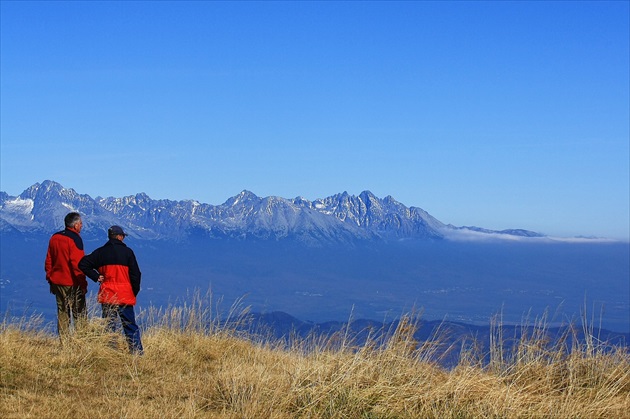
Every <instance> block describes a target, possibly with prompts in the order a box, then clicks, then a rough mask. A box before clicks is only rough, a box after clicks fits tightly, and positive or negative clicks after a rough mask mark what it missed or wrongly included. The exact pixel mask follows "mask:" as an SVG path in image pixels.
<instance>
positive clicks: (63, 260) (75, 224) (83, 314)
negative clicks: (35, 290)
mask: <svg viewBox="0 0 630 419" xmlns="http://www.w3.org/2000/svg"><path fill="white" fill-rule="evenodd" d="M64 224H65V226H66V228H65V229H64V230H62V231H58V232H57V233H55V234H53V235H52V237H51V238H50V241H49V242H48V251H47V252H46V262H45V265H44V269H45V270H46V281H48V284H49V285H50V293H51V294H54V295H55V299H56V300H57V330H58V331H59V336H60V337H62V338H63V337H65V336H67V335H68V333H69V331H70V324H71V322H72V320H74V324H75V327H77V326H79V325H80V323H82V322H84V321H86V320H87V311H86V306H85V294H86V293H87V281H86V280H85V275H84V274H83V272H82V271H81V270H80V269H79V266H78V265H79V261H80V260H81V258H82V257H83V256H84V254H85V252H84V250H83V239H81V236H80V235H79V233H80V232H81V228H82V227H83V221H82V220H81V215H80V214H79V213H78V212H71V213H69V214H68V215H66V217H65V218H64Z"/></svg>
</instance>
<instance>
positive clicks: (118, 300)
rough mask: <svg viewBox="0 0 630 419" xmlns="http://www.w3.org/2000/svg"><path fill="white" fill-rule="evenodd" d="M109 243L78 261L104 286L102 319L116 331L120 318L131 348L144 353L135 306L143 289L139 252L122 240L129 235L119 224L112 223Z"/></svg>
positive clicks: (100, 290) (81, 267)
mask: <svg viewBox="0 0 630 419" xmlns="http://www.w3.org/2000/svg"><path fill="white" fill-rule="evenodd" d="M107 236H108V238H109V240H108V242H107V243H105V244H104V245H103V246H101V247H99V248H98V249H96V250H95V251H93V252H92V253H90V254H89V255H87V256H84V257H83V259H81V261H79V269H81V271H82V272H83V273H84V274H85V275H87V276H88V277H90V279H92V280H93V281H95V282H98V283H99V284H100V285H101V287H100V288H99V290H98V302H99V303H101V304H102V308H103V318H104V319H107V325H108V327H109V328H110V330H112V331H113V330H115V328H116V325H115V321H116V318H117V317H120V322H121V323H122V327H123V331H124V332H125V338H126V339H127V344H128V345H129V350H130V351H131V353H133V354H142V352H143V349H142V342H141V341H140V329H139V328H138V325H137V324H136V316H135V313H134V311H133V306H134V305H135V304H136V296H137V295H138V292H139V291H140V276H141V273H140V268H139V267H138V261H137V260H136V255H135V254H134V253H133V250H131V249H130V248H129V247H127V245H126V244H125V243H123V240H124V239H125V237H126V236H127V234H126V233H125V232H124V231H123V229H122V228H121V227H120V226H111V227H110V228H109V230H108V231H107Z"/></svg>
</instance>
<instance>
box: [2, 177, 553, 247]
mask: <svg viewBox="0 0 630 419" xmlns="http://www.w3.org/2000/svg"><path fill="white" fill-rule="evenodd" d="M69 211H78V212H80V213H81V214H83V215H84V218H85V220H84V230H83V234H84V235H86V236H88V237H90V236H94V237H99V236H100V237H102V234H103V232H104V231H105V230H106V229H107V228H108V227H109V226H110V225H112V224H119V225H121V226H123V228H125V230H127V231H128V232H129V234H130V235H131V236H133V237H135V238H137V239H145V240H159V239H169V240H173V239H174V240H186V239H189V238H191V237H204V238H211V239H226V238H229V239H260V240H284V239H295V240H298V241H300V242H304V243H308V244H322V243H330V242H333V243H350V242H353V241H356V240H360V241H364V240H400V239H443V238H445V237H446V236H448V233H449V232H452V231H456V230H462V229H465V230H467V231H471V232H475V233H482V234H503V235H506V234H507V235H513V236H521V237H532V236H534V237H538V236H542V235H540V234H538V233H535V232H531V231H527V230H519V229H513V230H506V231H493V230H487V229H481V228H477V227H454V226H452V225H445V224H444V223H442V222H441V221H439V220H437V219H436V218H434V217H433V216H431V215H430V214H429V213H427V212H426V211H424V210H423V209H421V208H417V207H407V206H405V205H403V204H401V203H400V202H398V201H396V200H395V199H394V198H393V197H391V196H387V197H385V198H383V199H381V198H378V197H376V196H375V195H374V194H372V193H371V192H369V191H364V192H362V193H361V194H360V195H359V196H354V195H349V194H348V193H347V192H344V193H340V194H336V195H333V196H330V197H327V198H323V199H317V200H314V201H309V200H307V199H305V198H302V197H297V198H294V199H286V198H281V197H276V196H269V197H264V198H262V197H258V196H256V195H255V194H254V193H252V192H249V191H246V190H245V191H242V192H241V193H239V194H238V195H236V196H234V197H232V198H229V199H228V200H227V201H226V202H225V203H223V204H220V205H211V204H205V203H200V202H198V201H195V200H183V201H171V200H166V199H159V200H155V199H152V198H150V197H149V196H148V195H146V194H145V193H138V194H136V195H130V196H125V197H122V198H115V197H108V198H102V197H96V198H92V197H90V196H89V195H85V194H78V193H77V192H76V191H75V190H74V189H71V188H65V187H64V186H62V185H60V184H59V183H57V182H54V181H50V180H46V181H44V182H42V183H41V184H40V183H36V184H34V185H32V186H31V187H29V188H28V189H26V190H25V191H24V192H23V193H21V194H20V195H19V196H17V197H12V196H9V195H8V194H6V193H5V192H0V223H1V224H0V228H1V230H2V231H3V232H5V233H6V232H18V233H46V234H49V233H51V232H54V231H56V230H59V229H60V228H62V227H63V217H64V216H65V214H67V213H68V212H69Z"/></svg>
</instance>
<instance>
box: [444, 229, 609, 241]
mask: <svg viewBox="0 0 630 419" xmlns="http://www.w3.org/2000/svg"><path fill="white" fill-rule="evenodd" d="M442 234H444V238H446V239H447V240H453V241H468V242H523V243H592V244H595V243H618V242H619V240H614V239H607V238H599V237H592V238H591V237H553V236H542V237H527V236H518V235H514V234H506V233H500V232H490V233H487V232H482V231H475V230H470V229H467V228H460V229H457V228H453V229H450V228H447V229H443V230H442Z"/></svg>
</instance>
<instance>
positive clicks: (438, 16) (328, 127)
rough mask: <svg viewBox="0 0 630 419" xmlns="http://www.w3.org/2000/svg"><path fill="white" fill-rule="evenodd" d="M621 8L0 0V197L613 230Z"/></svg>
mask: <svg viewBox="0 0 630 419" xmlns="http://www.w3.org/2000/svg"><path fill="white" fill-rule="evenodd" d="M629 21H630V12H629V2H627V1H625V2H624V1H613V2H606V1H596V2H571V1H560V2H549V1H535V2H526V1H516V2H495V1H489V2H472V1H471V2H428V1H419V2H328V1H327V2H269V3H266V2H200V1H194V2H167V1H159V2H150V1H140V2H122V1H121V2H94V1H90V2H79V1H72V2H61V1H44V2H25V1H20V2H7V1H2V2H1V86H0V87H1V150H0V151H1V172H0V175H1V178H0V181H1V188H0V189H1V190H2V191H5V192H7V193H9V194H10V195H17V194H19V193H21V192H22V191H23V190H24V189H26V188H27V187H29V186H30V185H32V184H34V183H36V182H42V181H43V180H46V179H50V180H55V181H57V182H60V183H61V184H62V185H64V186H66V187H70V188H73V189H75V190H76V191H77V192H79V193H83V194H89V195H91V196H92V197H96V196H117V197H120V196H126V195H131V194H135V193H139V192H145V193H147V194H148V195H149V196H151V197H152V198H155V199H162V198H163V199H173V200H181V199H195V200H198V201H201V202H205V203H209V204H215V205H218V204H221V203H223V202H225V201H226V200H227V199H228V198H229V197H231V196H234V195H236V194H237V193H239V192H240V191H242V190H244V189H247V190H250V191H252V192H254V193H255V194H257V195H259V196H270V195H275V196H281V197H285V198H294V197H296V196H303V197H305V198H307V199H310V200H313V199H316V198H323V197H327V196H330V195H333V194H336V193H340V192H343V191H347V192H348V193H350V194H354V195H358V194H359V193H360V192H362V191H363V190H370V191H372V192H373V193H374V194H375V195H377V196H379V197H385V196H387V195H391V196H393V197H394V198H395V199H397V200H398V201H400V202H401V203H403V204H405V205H407V206H416V207H421V208H423V209H425V210H427V211H428V212H429V213H430V214H432V215H433V216H435V217H436V218H438V219H439V220H441V221H442V222H444V223H450V224H454V225H458V226H463V225H476V226H480V227H485V228H491V229H503V228H526V229H530V230H535V231H539V232H543V233H546V234H551V235H559V236H573V235H596V236H605V237H612V238H622V239H628V236H629V234H630V233H629V231H630V227H629V218H630V209H629V201H630V185H629V183H630V180H629V178H630V169H629V166H630V150H629V148H630V147H629V143H630V122H629V118H630V116H629V115H630V105H629V102H630V82H629V79H630V68H629V67H630V66H629V60H630V58H629V57H630V51H629V38H630V31H629Z"/></svg>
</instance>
